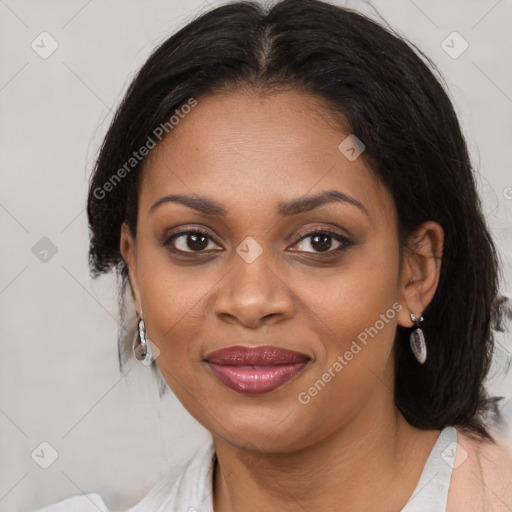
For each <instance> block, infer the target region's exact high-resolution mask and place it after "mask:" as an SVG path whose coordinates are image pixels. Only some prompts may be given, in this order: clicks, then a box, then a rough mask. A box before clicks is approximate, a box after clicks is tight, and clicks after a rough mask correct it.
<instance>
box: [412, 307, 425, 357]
mask: <svg viewBox="0 0 512 512" xmlns="http://www.w3.org/2000/svg"><path fill="white" fill-rule="evenodd" d="M410 315H411V320H412V321H413V322H415V323H416V329H414V331H412V332H411V349H412V353H413V354H414V356H415V357H416V359H417V360H418V363H420V364H423V363H424V362H425V361H426V360H427V344H426V343H425V335H424V334H423V331H422V330H421V327H420V322H423V317H422V316H420V317H419V318H416V317H415V316H414V315H413V314H412V313H410Z"/></svg>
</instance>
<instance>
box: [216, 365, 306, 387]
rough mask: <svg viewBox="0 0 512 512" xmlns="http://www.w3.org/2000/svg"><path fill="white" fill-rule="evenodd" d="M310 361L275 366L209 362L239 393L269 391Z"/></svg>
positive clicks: (225, 382)
mask: <svg viewBox="0 0 512 512" xmlns="http://www.w3.org/2000/svg"><path fill="white" fill-rule="evenodd" d="M307 364H308V361H301V362H300V363H293V364H279V365H273V366H259V367H258V366H228V365H221V364H215V363H210V362H208V365H209V366H210V368H211V369H212V372H213V374H214V375H215V377H217V378H218V379H219V380H220V381H221V382H223V383H224V384H225V385H226V386H228V387H229V388H231V389H232V390H234V391H237V392H238V393H243V394H258V395H259V394H261V393H268V392H269V391H273V390H274V389H276V388H278V387H279V386H282V385H283V384H284V383H285V382H288V381H289V380H290V379H292V378H293V377H295V375H297V374H298V373H300V372H301V371H302V370H303V369H304V367H305V366H306V365H307Z"/></svg>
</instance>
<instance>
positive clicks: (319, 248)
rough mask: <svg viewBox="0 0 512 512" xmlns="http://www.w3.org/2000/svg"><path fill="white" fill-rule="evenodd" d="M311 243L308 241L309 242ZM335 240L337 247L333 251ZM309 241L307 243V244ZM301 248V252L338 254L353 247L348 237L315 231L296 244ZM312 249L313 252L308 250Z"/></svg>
mask: <svg viewBox="0 0 512 512" xmlns="http://www.w3.org/2000/svg"><path fill="white" fill-rule="evenodd" d="M308 239H309V240H310V241H307V240H308ZM333 240H334V241H335V244H337V245H335V247H334V249H332V246H333ZM306 241H307V242H306ZM295 245H296V246H297V245H298V246H299V247H300V249H298V250H299V251H303V252H312V253H336V252H339V251H342V250H343V249H345V248H346V247H348V246H350V245H352V243H351V242H350V240H348V239H347V238H346V237H344V236H342V235H340V234H339V233H335V232H334V231H329V230H318V229H316V230H313V231H310V232H309V233H306V234H305V235H304V236H303V237H302V238H301V239H300V240H299V241H298V242H297V243H296V244H295ZM308 248H312V249H313V250H308Z"/></svg>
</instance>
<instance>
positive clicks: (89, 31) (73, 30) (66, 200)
mask: <svg viewBox="0 0 512 512" xmlns="http://www.w3.org/2000/svg"><path fill="white" fill-rule="evenodd" d="M219 3H220V2H214V1H212V0H209V1H206V0H204V1H199V0H194V1H187V2H185V1H184V0H174V1H170V0H165V1H164V0H160V1H158V0H151V1H142V0H138V1H133V0H131V1H127V0H123V1H120V0H117V1H112V0H107V1H105V0H102V1H100V0H90V1H83V0H73V1H69V0H68V1H64V0H59V1H57V0H55V1H29V0H26V1H22V0H0V43H1V45H0V52H1V59H0V62H1V68H0V172H1V180H2V181H1V183H2V186H1V188H0V227H1V233H2V243H1V244H0V253H1V265H0V312H1V318H0V320H1V321H0V335H1V338H0V339H1V342H0V343H1V357H0V511H12V510H31V509H33V508H36V507H41V506H43V505H45V504H47V503H50V502H54V501H57V500H59V499H62V498H64V497H67V496H70V495H74V494H79V493H81V492H92V491H97V492H99V493H100V494H101V495H102V496H103V498H104V500H105V502H106V503H107V505H109V506H110V507H111V508H112V509H113V510H119V509H121V508H126V507H128V506H130V505H132V504H134V503H135V502H136V501H138V500H139V499H140V498H141V497H142V496H143V495H144V494H145V493H146V492H147V490H148V489H149V488H150V487H151V486H152V484H154V483H155V481H156V480H157V479H158V478H159V477H160V476H161V475H163V474H164V472H166V471H168V470H169V469H171V468H172V467H173V466H174V465H176V464H179V463H180V462H182V461H183V460H185V459H187V458H188V457H190V456H191V455H192V453H193V452H194V451H195V450H196V449H197V448H198V447H199V446H200V445H201V444H202V443H204V442H205V441H206V440H207V439H208V437H209V434H208V432H207V431H206V430H205V429H204V428H203V427H202V426H200V425H199V424H197V422H196V421H195V420H194V419H192V418H191V417H190V416H189V415H188V413H187V412H186V411H185V410H184V409H183V407H182V406H181V405H180V404H179V402H178V401H177V399H176V398H175V397H174V396H172V395H170V394H169V395H167V396H166V397H165V398H164V399H163V400H160V399H159V398H158V393H157V387H156V384H155V382H154V380H153V378H152V373H151V372H150V371H149V369H148V368H146V367H144V366H142V365H140V364H139V363H137V362H134V363H135V364H132V365H131V366H129V367H127V368H126V372H127V373H126V375H125V376H124V377H123V375H121V374H120V373H119V371H118V363H117V347H116V343H117V340H116V338H117V327H118V326H117V307H116V287H115V286H116V283H115V279H114V278H113V277H112V276H106V277H102V278H99V279H98V280H96V281H92V280H91V279H90V278H89V276H88V268H87V249H88V232H87V221H86V215H85V211H84V207H85V198H86V191H87V179H88V176H89V174H90V172H91V167H92V163H93V161H94V157H95V155H96V152H97V150H98V145H99V143H100V141H101V138H102V136H103V135H104V133H105V131H106V129H107V127H108V124H109V122H110V120H111V118H112V114H113V111H114V110H115V108H116V106H117V105H118V103H119V101H120V99H121V97H122V93H123V92H124V91H125V89H126V87H127V85H128V83H129V81H130V79H131V78H132V77H133V74H134V72H135V71H136V70H137V69H138V68H139V67H140V65H142V63H143V62H144V60H145V59H146V57H147V56H148V54H149V52H150V51H151V50H152V48H154V46H155V45H156V44H157V43H159V42H161V41H162V40H163V39H165V38H166V37H168V36H169V35H170V34H171V33H173V32H174V31H175V30H176V29H177V28H178V27H181V26H182V25H183V24H185V23H186V22H187V21H189V20H190V19H191V18H192V17H193V16H195V15H196V14H197V13H199V12H202V11H204V10H207V9H209V6H210V5H217V4H219ZM333 3H335V2H333ZM338 3H339V4H341V5H344V4H345V2H338ZM346 5H347V6H349V7H352V8H355V9H360V10H362V11H364V12H367V13H368V14H369V15H371V16H372V17H377V15H376V13H375V12H374V11H373V10H372V9H370V8H369V7H368V6H367V5H366V4H365V3H364V2H362V1H350V2H346ZM373 5H374V6H375V7H376V8H377V10H378V11H379V13H380V15H382V16H383V17H384V18H385V19H386V20H387V21H388V22H389V24H390V25H391V26H392V27H393V28H394V29H395V30H396V31H397V32H398V33H400V34H402V35H404V36H406V37H407V38H409V39H410V40H411V41H412V42H414V43H415V44H417V45H418V46H419V47H420V48H421V49H423V50H424V51H425V52H426V53H427V54H428V55H429V56H430V57H431V58H432V59H433V60H434V62H436V63H437V65H438V66H439V68H440V70H441V72H442V74H443V75H444V77H445V79H446V82H447V84H448V87H449V90H450V94H451V97H452V98H453V101H454V103H455V106H456V110H457V112H458V114H459V116H460V119H461V121H462V124H463V128H464V131H465V134H466V137H467V140H468V143H469V146H470V149H471V153H472V156H473V158H474V163H475V166H476V169H477V171H478V175H477V178H478V185H479V188H480V193H481V197H482V200H483V204H484V210H485V213H486V216H487V219H488V221H489V224H490V225H491V227H492V231H493V234H494V236H495V238H496V241H497V243H498V246H499V249H500V253H501V257H502V259H503V263H504V271H505V280H504V283H503V292H504V293H507V294H508V295H509V296H510V295H512V272H511V268H512V173H511V170H510V162H511V147H512V142H511V141H512V123H511V121H510V119H511V117H512V76H511V72H510V58H511V53H512V31H511V30H510V20H511V19H512V2H511V1H510V0H508V1H507V0H501V1H496V0H479V1H467V0H465V1H463V0H458V1H448V2H447V1H441V0H437V1H426V0H423V1H420V0H415V1H412V0H395V1H389V0H387V1H384V0H377V1H375V2H373ZM43 31H46V32H48V33H49V34H50V35H51V39H50V36H40V34H41V33H42V32H43ZM454 31H456V32H458V33H459V34H460V36H461V37H462V38H463V39H464V40H465V41H467V42H468V44H469V47H468V48H467V50H466V51H464V53H462V54H461V55H460V56H458V57H457V58H453V55H455V53H459V52H460V51H461V50H462V49H463V44H464V42H463V40H462V39H460V38H459V37H458V36H450V37H448V36H449V35H450V34H451V33H452V32H454ZM447 38H448V39H447ZM41 39H43V42H41ZM53 40H55V41H56V42H57V43H58V48H57V50H56V51H55V52H54V53H53V54H52V55H50V56H47V58H42V57H41V55H40V54H41V52H44V51H46V52H48V51H49V50H50V49H51V44H57V43H53V42H52V41H53ZM33 41H35V42H34V45H38V46H36V48H37V49H38V52H39V53H37V52H36V51H35V50H34V49H33V48H32V47H31V44H32V42H33ZM443 41H446V42H445V43H444V47H443ZM447 45H448V47H447ZM450 47H451V48H450ZM446 50H448V51H449V52H451V53H452V56H450V55H449V54H448V53H447V51H446ZM45 237H46V238H45ZM41 239H43V240H41ZM47 239H48V240H47ZM45 250H47V251H48V252H47V253H45V252H44V251H45ZM453 314H460V312H457V311H454V312H453ZM499 341H500V349H499V351H498V352H497V355H498V357H497V358H496V361H495V365H494V367H493V370H492V375H493V378H492V381H491V383H490V386H491V389H492V390H493V391H494V392H496V393H501V394H504V395H505V396H506V400H505V401H504V405H503V412H504V414H505V416H506V417H508V418H512V401H510V400H511V399H512V392H511V385H510V384H511V372H509V375H508V381H507V378H506V373H505V369H504V366H505V364H506V363H507V361H509V360H510V359H509V358H510V350H511V347H512V343H511V339H510V337H507V336H505V335H500V337H499ZM507 358H508V359H507ZM509 439H510V440H511V445H512V436H510V435H509ZM42 442H47V443H49V444H50V445H51V447H53V450H55V451H56V453H57V454H58V457H57V459H56V460H55V461H54V462H53V463H52V464H51V465H50V466H49V467H48V469H43V468H42V467H40V466H41V464H43V465H44V463H49V462H51V454H52V448H49V447H48V446H47V445H42V446H41V444H40V443H42ZM34 450H35V453H39V454H44V456H40V457H39V458H38V457H36V456H35V455H34V458H33V457H32V456H31V454H32V453H33V452H34ZM41 450H42V451H41ZM36 460H37V462H36Z"/></svg>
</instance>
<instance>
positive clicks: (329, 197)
mask: <svg viewBox="0 0 512 512" xmlns="http://www.w3.org/2000/svg"><path fill="white" fill-rule="evenodd" d="M170 202H174V203H180V204H183V205H185V206H188V207H189V208H193V209H194V210H197V211H198V212H200V213H203V214H206V215H216V216H220V217H225V216H226V215H227V214H228V210H227V208H226V207H225V206H224V205H223V204H222V203H219V202H218V201H216V200H214V199H211V198H208V197H205V196H198V195H194V196H188V195H184V194H173V195H167V196H164V197H161V198H160V199H159V200H158V201H156V203H154V204H153V205H152V206H151V208H150V209H149V212H150V213H152V212H153V211H154V210H156V209H157V208H158V207H159V206H161V205H162V204H165V203H170ZM332 202H339V203H345V204H350V205H352V206H356V207H357V208H359V209H360V210H361V211H362V212H363V213H365V214H366V215H367V216H369V213H368V210H367V209H366V208H365V206H364V205H363V204H362V203H361V202H360V201H358V200H357V199H355V198H353V197H352V196H349V195H348V194H345V193H343V192H339V191H338V190H324V191H323V192H320V193H319V194H316V195H310V196H304V197H299V198H297V199H291V200H289V201H285V202H282V203H279V204H278V207H277V213H278V214H279V215H280V216H282V217H287V216H292V215H298V214H300V213H304V212H309V211H311V210H314V209H315V208H318V207H320V206H322V205H324V204H327V203H332Z"/></svg>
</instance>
